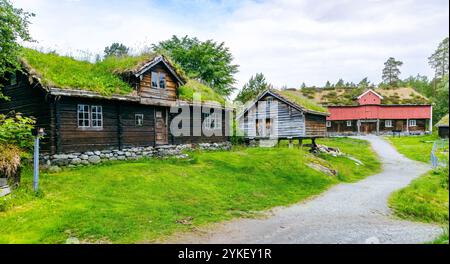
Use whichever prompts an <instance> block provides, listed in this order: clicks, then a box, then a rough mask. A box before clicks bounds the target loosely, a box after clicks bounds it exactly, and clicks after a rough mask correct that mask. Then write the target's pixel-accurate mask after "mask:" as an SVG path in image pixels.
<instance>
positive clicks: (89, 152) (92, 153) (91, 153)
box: [84, 151, 94, 156]
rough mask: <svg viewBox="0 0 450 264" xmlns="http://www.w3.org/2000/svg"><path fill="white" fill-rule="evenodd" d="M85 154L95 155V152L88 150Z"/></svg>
mask: <svg viewBox="0 0 450 264" xmlns="http://www.w3.org/2000/svg"><path fill="white" fill-rule="evenodd" d="M84 154H86V155H88V156H93V155H94V152H91V151H88V152H86V153H84Z"/></svg>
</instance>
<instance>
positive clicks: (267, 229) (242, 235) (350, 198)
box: [167, 136, 442, 243]
mask: <svg viewBox="0 0 450 264" xmlns="http://www.w3.org/2000/svg"><path fill="white" fill-rule="evenodd" d="M363 139H365V140H368V141H370V142H371V144H372V147H373V149H374V150H375V152H376V153H378V155H379V156H380V158H381V161H382V162H383V172H382V173H379V174H377V175H374V176H371V177H368V178H366V179H364V180H362V181H359V182H357V183H351V184H339V185H337V186H334V187H332V188H331V189H330V190H328V191H326V192H325V193H323V194H322V195H320V196H318V197H317V198H314V199H312V200H310V201H307V202H303V203H299V204H297V205H293V206H290V207H279V208H275V209H273V210H271V211H270V212H267V215H266V217H264V218H262V219H237V220H233V221H229V222H225V223H221V224H215V225H212V226H210V227H208V228H205V229H202V230H199V231H198V232H195V233H185V234H177V235H176V236H174V237H172V238H171V239H169V241H167V242H169V243H422V242H425V241H430V240H433V239H434V238H435V237H436V236H438V235H439V234H440V233H441V232H442V230H441V228H440V227H438V226H434V225H428V224H421V223H413V222H408V221H402V220H397V219H395V218H394V217H393V216H391V215H390V210H389V208H388V206H387V199H388V197H389V195H390V194H391V193H392V192H393V191H395V190H397V189H400V188H402V187H404V186H407V185H408V184H409V183H410V182H411V180H413V179H414V178H416V177H418V176H420V175H421V174H423V173H425V172H426V171H428V170H430V167H428V166H427V165H425V164H422V163H419V162H415V161H412V160H410V159H407V158H406V157H404V156H403V155H401V154H399V153H398V152H397V151H396V150H395V149H394V148H393V147H392V146H391V145H390V144H389V143H387V142H386V141H384V140H383V139H382V138H380V137H376V136H366V137H363Z"/></svg>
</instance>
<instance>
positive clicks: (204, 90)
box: [178, 80, 225, 105]
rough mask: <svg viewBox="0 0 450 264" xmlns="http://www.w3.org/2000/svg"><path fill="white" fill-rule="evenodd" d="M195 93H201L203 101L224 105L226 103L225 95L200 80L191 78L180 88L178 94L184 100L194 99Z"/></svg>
mask: <svg viewBox="0 0 450 264" xmlns="http://www.w3.org/2000/svg"><path fill="white" fill-rule="evenodd" d="M194 93H200V95H201V100H202V102H207V101H210V102H217V103H220V104H222V105H223V104H225V99H224V98H223V96H221V95H219V94H218V93H216V92H215V91H214V90H213V89H211V88H210V87H208V86H206V85H204V84H202V83H200V82H198V81H195V80H189V81H188V82H187V83H186V84H184V85H183V86H180V88H178V95H179V98H180V99H182V100H186V101H193V97H194Z"/></svg>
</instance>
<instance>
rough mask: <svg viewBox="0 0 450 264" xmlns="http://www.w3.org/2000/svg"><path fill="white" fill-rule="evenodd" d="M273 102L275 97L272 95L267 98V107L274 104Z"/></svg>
mask: <svg viewBox="0 0 450 264" xmlns="http://www.w3.org/2000/svg"><path fill="white" fill-rule="evenodd" d="M272 103H273V98H272V97H269V98H267V108H270V105H272Z"/></svg>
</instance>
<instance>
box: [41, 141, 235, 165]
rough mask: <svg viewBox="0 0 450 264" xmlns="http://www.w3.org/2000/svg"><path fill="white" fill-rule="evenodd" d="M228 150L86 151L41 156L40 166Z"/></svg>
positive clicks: (212, 146)
mask: <svg viewBox="0 0 450 264" xmlns="http://www.w3.org/2000/svg"><path fill="white" fill-rule="evenodd" d="M196 149H198V150H205V151H214V150H230V149H231V143H229V142H223V143H202V144H197V145H193V144H187V145H165V146H157V147H136V148H128V149H123V150H103V151H87V152H81V153H66V154H56V155H50V156H49V155H41V158H40V160H41V164H42V165H43V166H44V167H46V168H50V169H51V170H57V169H58V168H59V167H65V166H67V167H72V168H73V167H81V166H86V165H91V164H99V163H102V162H105V161H114V160H136V159H141V158H164V157H176V158H188V157H189V156H188V155H187V154H185V153H184V152H185V151H191V150H196Z"/></svg>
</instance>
